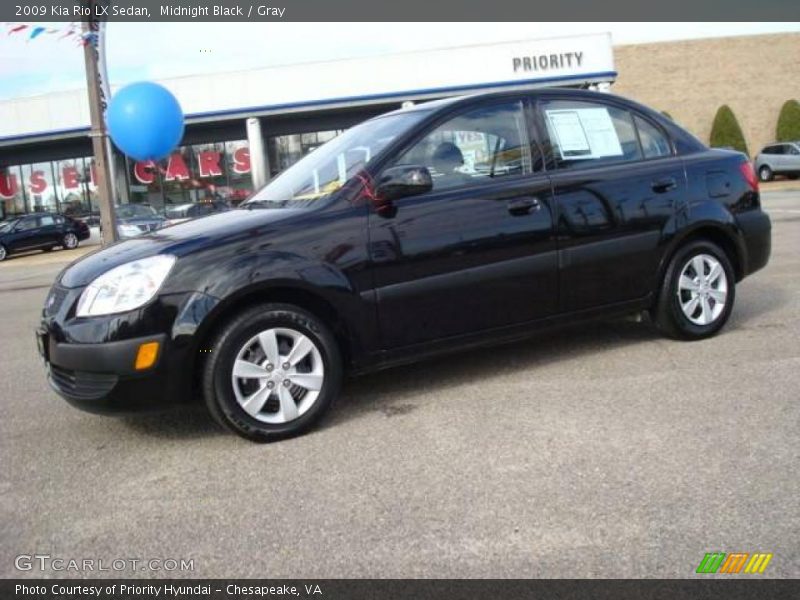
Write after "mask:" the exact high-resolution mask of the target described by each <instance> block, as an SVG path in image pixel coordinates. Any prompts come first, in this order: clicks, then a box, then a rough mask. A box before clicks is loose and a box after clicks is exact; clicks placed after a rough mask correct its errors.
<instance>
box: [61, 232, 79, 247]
mask: <svg viewBox="0 0 800 600" xmlns="http://www.w3.org/2000/svg"><path fill="white" fill-rule="evenodd" d="M61 245H62V246H63V247H64V249H65V250H74V249H75V248H77V247H78V236H77V235H75V234H74V233H72V232H70V233H65V234H64V237H63V238H61Z"/></svg>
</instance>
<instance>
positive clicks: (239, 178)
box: [0, 130, 341, 218]
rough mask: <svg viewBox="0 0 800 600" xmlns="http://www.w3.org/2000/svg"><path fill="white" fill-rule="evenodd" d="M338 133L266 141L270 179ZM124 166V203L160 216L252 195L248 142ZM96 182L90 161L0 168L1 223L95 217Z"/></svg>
mask: <svg viewBox="0 0 800 600" xmlns="http://www.w3.org/2000/svg"><path fill="white" fill-rule="evenodd" d="M340 133H341V131H340V130H332V131H320V132H312V133H303V134H295V135H286V136H280V137H276V138H270V139H269V143H268V145H267V147H268V149H269V163H270V166H271V168H272V173H271V175H276V174H277V173H279V172H280V171H283V170H284V169H286V168H288V167H290V166H291V165H293V164H294V163H295V162H297V161H298V160H300V159H301V158H302V157H303V156H305V155H307V154H308V153H310V152H313V151H315V150H316V149H317V148H319V147H320V146H321V145H322V144H324V143H325V142H327V141H328V140H331V139H333V138H334V137H336V136H337V135H339V134H340ZM125 165H126V167H125V172H126V179H127V184H128V194H127V198H128V201H129V202H130V203H132V204H142V205H146V206H151V207H152V208H154V209H155V210H156V211H158V212H159V213H162V214H163V213H165V211H167V209H168V208H170V207H175V206H178V205H181V204H188V203H197V202H213V203H214V204H215V205H217V206H225V205H227V206H238V205H239V204H241V202H243V201H244V200H245V199H247V198H248V197H249V196H251V195H252V194H253V191H254V190H253V179H252V175H251V172H250V149H249V146H248V143H247V140H236V141H230V142H209V143H206V144H194V145H190V146H184V147H181V148H178V149H177V150H176V151H175V152H174V153H173V154H172V155H171V156H170V157H169V158H167V159H164V160H161V161H158V162H157V163H156V162H153V161H144V162H136V161H134V160H131V159H128V158H126V159H125ZM95 182H96V173H95V167H94V158H93V157H91V156H86V157H75V158H68V159H64V160H59V161H52V162H42V163H36V164H28V165H11V166H8V167H0V218H3V217H4V216H11V215H21V214H25V213H29V212H43V211H47V212H61V213H63V214H66V215H73V216H84V215H86V214H89V213H93V212H94V213H96V212H97V211H98V210H99V201H98V195H97V186H96V184H95ZM123 197H126V195H125V194H123Z"/></svg>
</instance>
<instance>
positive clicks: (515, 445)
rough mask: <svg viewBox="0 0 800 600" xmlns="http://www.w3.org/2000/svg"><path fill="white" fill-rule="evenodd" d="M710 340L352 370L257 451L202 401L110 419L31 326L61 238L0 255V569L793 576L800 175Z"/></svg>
mask: <svg viewBox="0 0 800 600" xmlns="http://www.w3.org/2000/svg"><path fill="white" fill-rule="evenodd" d="M763 198H764V205H765V208H766V209H767V210H768V211H769V212H770V214H771V216H772V219H773V255H772V260H771V263H770V264H769V265H768V267H767V268H766V269H765V270H763V271H761V272H759V273H757V274H756V275H754V276H752V277H751V278H749V279H747V280H745V281H744V282H743V283H742V284H741V285H740V286H739V288H738V290H737V299H736V308H735V311H734V314H733V316H732V318H731V321H730V322H729V324H728V326H727V328H726V329H725V330H724V332H723V333H722V334H721V335H719V336H718V337H716V338H714V339H711V340H706V341H703V342H696V343H680V342H675V341H669V340H665V339H662V338H660V337H659V336H658V335H657V334H656V333H655V332H654V331H653V330H652V329H650V328H649V327H648V326H647V325H645V324H637V323H634V322H630V321H615V322H608V323H600V324H597V325H592V326H583V327H580V328H573V329H569V330H561V331H557V332H551V333H547V334H543V335H541V336H540V337H538V338H535V339H532V340H530V341H526V342H524V343H518V344H514V345H510V346H504V347H501V348H494V349H489V350H479V351H473V352H469V353H466V354H461V355H457V356H455V357H448V358H442V359H438V360H435V361H429V362H426V363H424V364H421V365H417V366H410V367H404V368H400V369H395V370H392V371H386V372H382V373H379V374H375V375H370V376H367V377H364V378H362V379H359V380H356V381H353V382H351V383H349V384H348V385H347V386H346V388H345V391H344V395H343V399H342V401H341V402H340V403H339V404H338V406H336V407H335V409H334V412H333V413H332V414H331V416H330V417H329V418H328V419H327V420H326V421H325V423H324V426H323V427H322V428H321V429H318V430H316V431H314V432H312V433H311V434H309V435H306V436H304V437H301V438H297V439H293V440H289V441H284V442H280V443H276V444H271V445H256V444H251V443H248V442H246V441H243V440H241V439H239V438H237V437H235V436H233V435H232V434H227V433H224V432H222V431H221V430H219V429H218V428H217V427H216V426H215V425H214V424H213V423H212V422H211V420H210V418H208V417H207V416H206V414H205V412H204V411H203V409H201V408H197V409H192V408H185V409H180V410H176V411H172V412H169V413H167V414H164V415H158V416H152V415H151V416H143V417H135V418H133V417H129V418H125V419H113V418H107V417H99V416H93V415H89V414H84V413H81V412H79V411H77V410H74V409H72V408H70V407H69V406H68V405H67V404H66V403H65V402H63V401H62V400H61V399H59V398H58V397H57V396H56V395H55V394H54V393H53V392H51V391H50V389H49V387H48V385H47V383H46V381H45V378H44V370H43V368H42V365H41V362H40V360H39V358H38V354H37V351H36V345H35V341H34V337H33V330H34V327H35V325H36V323H37V315H38V313H39V310H40V307H41V306H42V303H43V301H44V298H45V296H46V294H47V290H48V287H49V283H50V282H51V281H52V279H53V277H54V276H55V274H56V273H57V272H58V270H59V269H60V268H62V267H63V265H64V261H65V260H67V256H66V255H65V254H66V253H64V255H62V256H61V258H59V254H60V253H59V252H54V253H52V254H51V255H48V258H47V260H46V261H45V260H43V259H39V258H36V257H37V256H40V255H32V256H31V257H30V258H28V259H15V260H10V261H8V262H7V263H4V264H2V265H0V336H1V339H2V347H1V349H0V356H1V357H2V360H0V433H1V435H0V452H1V453H2V472H1V473H0V508H1V510H0V539H2V540H3V543H2V544H1V545H0V576H2V577H19V576H23V577H27V576H36V577H41V576H43V575H44V576H68V577H69V576H81V574H80V573H72V572H53V571H50V570H49V571H46V572H44V573H42V572H40V571H38V570H33V571H27V572H19V571H17V570H16V569H15V568H14V558H15V557H16V556H17V555H19V554H34V553H40V554H49V555H52V556H53V557H62V558H66V559H70V558H75V559H83V558H94V559H102V560H104V561H107V562H110V561H112V560H114V559H117V558H137V559H150V558H155V559H163V558H175V559H181V558H184V559H193V561H194V571H192V572H185V573H182V574H180V573H165V572H163V571H161V572H156V573H152V572H138V571H137V572H130V571H125V572H122V573H114V572H105V573H96V572H95V573H87V574H84V576H85V575H109V576H114V575H116V576H120V575H123V576H164V575H167V574H171V575H186V576H195V577H223V576H224V577H263V578H283V577H295V578H310V577H319V578H324V577H558V578H572V577H601V578H616V577H679V578H680V577H692V576H694V570H695V569H696V567H697V565H698V564H699V563H700V561H701V559H702V558H703V555H704V553H706V552H710V551H723V552H735V551H742V552H759V551H760V552H771V553H773V555H774V557H773V559H772V561H771V563H770V564H769V567H768V569H767V572H766V576H772V577H800V494H798V471H799V467H800V433H799V432H800V403H799V402H798V398H800V392H799V391H798V390H800V188H797V189H796V190H794V191H792V190H784V191H776V192H767V193H765V194H764V196H763Z"/></svg>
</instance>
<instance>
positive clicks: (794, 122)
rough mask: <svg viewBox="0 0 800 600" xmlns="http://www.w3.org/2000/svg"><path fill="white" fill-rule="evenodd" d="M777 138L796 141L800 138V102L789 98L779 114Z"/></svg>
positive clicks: (781, 140) (778, 139) (782, 140)
mask: <svg viewBox="0 0 800 600" xmlns="http://www.w3.org/2000/svg"><path fill="white" fill-rule="evenodd" d="M775 140H776V141H778V142H796V141H797V140H800V102H798V101H797V100H787V101H786V102H785V103H784V105H783V107H782V108H781V114H780V115H779V116H778V126H777V127H776V128H775Z"/></svg>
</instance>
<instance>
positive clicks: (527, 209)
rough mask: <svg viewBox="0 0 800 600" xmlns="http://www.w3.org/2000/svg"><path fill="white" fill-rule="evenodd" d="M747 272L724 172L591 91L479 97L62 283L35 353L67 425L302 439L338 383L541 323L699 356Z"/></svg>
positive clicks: (408, 118) (356, 138)
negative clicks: (220, 429)
mask: <svg viewBox="0 0 800 600" xmlns="http://www.w3.org/2000/svg"><path fill="white" fill-rule="evenodd" d="M769 253H770V221H769V218H768V217H767V215H766V214H765V213H764V212H762V210H761V208H760V199H759V193H758V182H757V180H756V177H755V174H754V172H753V169H752V166H751V164H750V163H749V162H748V161H747V159H746V157H745V156H743V155H742V154H738V153H735V152H730V151H724V150H710V149H709V148H707V147H705V146H704V145H703V144H702V143H700V142H699V141H698V140H697V139H695V138H694V137H693V136H691V135H690V134H688V133H686V132H685V131H684V130H682V129H681V128H680V127H678V126H677V125H676V124H675V123H673V122H672V121H670V120H668V119H665V118H664V117H662V116H661V115H660V114H658V113H657V112H655V111H652V110H650V109H648V108H645V107H644V106H641V105H639V104H636V103H634V102H631V101H627V100H624V99H622V98H618V97H615V96H612V95H608V94H599V93H592V92H582V91H569V90H548V91H532V92H514V93H500V94H486V95H480V96H472V97H467V98H457V99H449V100H444V101H436V102H431V103H426V104H420V105H417V106H414V107H411V108H408V109H403V110H399V111H396V112H392V113H389V114H387V115H383V116H380V117H377V118H374V119H372V120H369V121H367V122H365V123H362V124H360V125H358V126H356V127H353V128H352V129H350V130H348V131H347V132H345V133H344V134H342V135H341V136H339V137H337V138H336V139H334V140H332V141H330V142H328V143H327V144H325V145H324V146H322V147H320V148H318V149H317V150H315V151H314V152H313V153H311V154H310V155H308V156H306V157H305V158H304V159H303V160H301V161H299V162H298V163H297V164H295V165H294V166H293V167H291V168H290V169H288V170H286V171H285V172H284V173H283V174H281V175H280V176H279V177H277V178H276V179H274V180H273V181H272V182H271V183H270V184H269V185H267V186H266V187H265V188H264V189H262V190H260V191H259V192H257V193H256V194H255V195H254V196H253V197H252V198H251V199H250V200H249V201H247V202H246V203H245V204H244V205H243V206H242V207H241V208H239V209H236V210H232V211H228V212H224V213H220V214H215V215H211V216H208V217H204V218H201V219H198V220H194V221H191V222H188V223H184V224H180V225H176V226H174V227H169V228H166V229H163V230H159V231H157V232H154V233H151V234H148V235H145V236H142V237H139V238H136V239H132V240H128V241H124V242H120V243H117V244H114V245H112V246H110V247H108V248H105V249H102V250H100V251H97V252H95V253H93V254H91V255H88V256H86V257H85V258H83V259H82V260H79V261H78V262H76V263H73V264H72V265H70V266H69V267H67V268H66V269H65V270H64V271H63V272H62V273H61V274H60V275H59V277H58V279H57V281H56V282H55V284H54V286H53V288H52V291H51V292H50V295H49V296H48V298H47V301H46V306H45V307H44V313H43V319H42V323H41V327H40V329H39V331H38V340H39V346H40V349H41V352H42V354H43V356H44V359H45V361H46V365H47V373H48V378H49V381H50V383H51V384H52V386H53V387H54V388H55V390H56V391H57V392H58V393H59V394H61V395H62V396H63V397H64V398H66V399H67V400H68V401H70V402H71V403H73V404H74V405H76V406H78V407H80V408H84V409H87V410H90V411H96V412H112V413H113V412H121V411H128V410H131V409H137V408H143V407H145V406H148V405H153V404H155V405H162V404H165V403H169V402H174V401H178V400H181V399H191V398H196V397H198V396H202V397H203V398H204V400H205V403H206V404H207V406H208V409H209V410H210V412H211V413H212V415H213V416H214V417H215V418H216V419H217V420H219V421H220V422H221V423H222V424H224V425H225V426H227V427H229V428H230V429H232V430H233V431H235V432H236V433H238V434H240V435H242V436H245V437H247V438H250V439H254V440H272V439H278V438H282V437H287V436H290V435H294V434H297V433H299V432H302V431H304V430H307V429H308V428H309V427H310V426H311V425H312V424H314V423H316V422H317V421H318V420H319V418H320V417H321V416H322V415H323V413H325V411H326V410H327V409H328V408H329V407H330V406H331V404H332V403H333V401H334V399H335V398H336V396H337V394H339V389H340V385H341V383H342V379H343V377H344V376H345V374H347V373H359V372H363V371H367V370H371V369H375V368H379V367H384V366H388V365H392V364H395V363H399V362H405V361H411V360H419V359H421V358H423V357H426V356H429V355H431V354H434V353H440V352H444V351H449V350H454V349H458V348H462V347H465V346H473V345H475V344H476V343H490V342H499V341H506V340H509V339H513V338H518V337H521V336H524V335H526V334H528V333H530V332H532V331H533V330H535V329H536V328H538V327H541V326H542V325H544V324H553V323H558V322H563V321H573V320H575V319H579V318H580V319H583V318H587V317H599V316H607V315H612V314H622V313H628V312H640V311H649V313H650V314H651V315H652V319H653V321H654V322H655V324H656V325H657V326H658V327H659V328H660V329H661V330H662V331H663V332H664V333H666V334H667V335H669V336H672V337H675V338H681V339H686V340H696V339H700V338H705V337H708V336H711V335H713V334H715V333H716V332H717V331H719V330H720V328H721V327H722V326H723V325H724V324H725V322H726V321H727V319H728V317H729V316H730V314H731V311H732V310H733V304H734V295H735V285H736V283H737V282H739V281H740V280H741V279H742V278H743V277H745V276H747V275H749V274H750V273H752V272H754V271H756V270H757V269H760V268H761V267H763V266H764V265H765V264H766V263H767V260H768V257H769Z"/></svg>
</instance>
